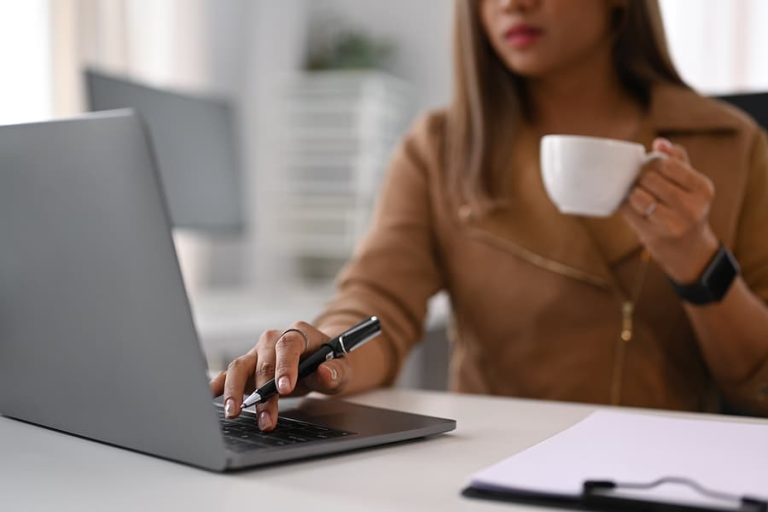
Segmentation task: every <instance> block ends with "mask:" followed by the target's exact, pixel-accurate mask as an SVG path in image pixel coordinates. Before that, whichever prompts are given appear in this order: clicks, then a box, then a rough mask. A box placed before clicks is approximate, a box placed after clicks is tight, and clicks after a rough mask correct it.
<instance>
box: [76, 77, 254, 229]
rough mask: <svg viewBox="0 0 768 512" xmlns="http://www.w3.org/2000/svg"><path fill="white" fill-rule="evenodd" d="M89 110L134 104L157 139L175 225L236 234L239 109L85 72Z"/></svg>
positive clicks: (238, 215) (240, 186) (240, 216)
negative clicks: (237, 120)
mask: <svg viewBox="0 0 768 512" xmlns="http://www.w3.org/2000/svg"><path fill="white" fill-rule="evenodd" d="M83 78H84V82H85V88H86V93H87V94H86V98H87V100H88V106H89V108H90V110H95V111H96V110H115V109H122V108H131V109H133V110H135V111H136V112H138V113H139V115H140V116H141V117H142V119H144V121H145V122H146V124H147V127H148V129H149V133H150V135H151V137H152V141H153V143H154V148H155V155H156V157H157V162H158V167H159V173H160V178H161V179H162V181H163V186H164V190H165V193H166V201H167V204H168V209H169V211H170V214H171V223H172V225H173V227H175V228H185V229H195V230H203V231H207V232H209V233H237V232H240V231H242V229H243V226H244V225H245V222H244V216H243V211H244V208H243V204H242V203H243V201H242V189H243V184H242V181H243V180H242V176H241V169H240V161H239V158H238V157H239V155H238V140H237V130H236V118H235V112H234V109H233V108H232V106H231V104H230V103H229V102H228V101H226V100H224V99H222V98H215V97H210V96H203V95H193V94H189V93H182V92H177V91H173V90H169V89H162V88H158V87H150V86H147V85H145V84H142V83H139V82H136V81H134V80H130V79H128V78H125V77H121V76H117V75H112V74H108V73H105V72H102V71H99V70H96V69H86V70H85V71H84V73H83Z"/></svg>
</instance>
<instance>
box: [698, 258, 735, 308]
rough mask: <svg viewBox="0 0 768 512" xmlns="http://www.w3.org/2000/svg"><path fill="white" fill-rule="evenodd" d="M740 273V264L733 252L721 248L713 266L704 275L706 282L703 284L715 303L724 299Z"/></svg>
mask: <svg viewBox="0 0 768 512" xmlns="http://www.w3.org/2000/svg"><path fill="white" fill-rule="evenodd" d="M738 273H739V264H738V263H737V262H736V258H734V257H733V254H731V251H729V250H728V249H726V248H725V247H721V248H720V250H719V251H718V252H717V256H715V259H714V260H713V261H712V264H711V265H710V266H709V267H708V268H707V272H705V273H704V282H703V283H702V284H703V285H704V286H705V287H706V288H707V290H708V291H709V293H710V295H711V296H712V299H713V300H714V301H719V300H720V299H722V298H723V297H724V296H725V294H726V292H728V289H729V288H730V287H731V283H733V280H734V278H735V277H736V276H737V275H738Z"/></svg>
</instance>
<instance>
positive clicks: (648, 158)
mask: <svg viewBox="0 0 768 512" xmlns="http://www.w3.org/2000/svg"><path fill="white" fill-rule="evenodd" d="M667 158H669V155H668V154H666V153H662V152H661V151H651V152H650V153H646V155H645V156H644V157H643V165H648V164H649V163H651V162H653V161H654V160H665V159H667Z"/></svg>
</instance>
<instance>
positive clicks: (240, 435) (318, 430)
mask: <svg viewBox="0 0 768 512" xmlns="http://www.w3.org/2000/svg"><path fill="white" fill-rule="evenodd" d="M216 409H217V411H218V413H219V421H220V422H221V430H222V433H223V434H224V441H225V442H226V444H227V448H229V449H231V450H234V451H237V452H244V451H250V450H259V449H264V448H275V447H280V446H290V445H296V444H302V443H310V442H314V441H324V440H327V439H334V438H338V437H344V436H349V435H351V434H352V432H346V431H344V430H335V429H332V428H328V427H323V426H322V425H317V424H314V423H307V422H304V421H298V420H294V419H289V418H283V417H278V418H277V427H275V429H274V430H273V431H272V432H262V431H260V430H259V427H258V426H257V423H256V418H255V416H253V415H250V414H242V415H240V416H239V417H237V418H235V419H231V420H230V419H226V418H224V410H223V408H222V407H217V408H216Z"/></svg>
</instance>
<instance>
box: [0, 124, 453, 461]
mask: <svg viewBox="0 0 768 512" xmlns="http://www.w3.org/2000/svg"><path fill="white" fill-rule="evenodd" d="M0 240H2V249H0V290H2V291H1V292H0V413H2V414H3V415H5V416H8V417H11V418H16V419H19V420H23V421H25V422H29V423H33V424H36V425H40V426H43V427H48V428H51V429H55V430H58V431H61V432H65V433H70V434H74V435H77V436H81V437H84V438H88V439H92V440H95V441H101V442H104V443H109V444H111V445H115V446H119V447H123V448H128V449H131V450H135V451H139V452H143V453H146V454H150V455H155V456H158V457H163V458H165V459H170V460H174V461H178V462H182V463H186V464H190V465H194V466H198V467H201V468H206V469H209V470H214V471H225V470H232V469H238V468H245V467H250V466H260V465H265V464H272V463H277V462H284V461H295V460H300V459H305V458H307V457H314V456H320V455H327V454H332V453H338V452H343V451H347V450H354V449H359V448H365V447H372V446H379V445H383V444H387V443H393V442H398V441H405V440H409V439H415V438H421V437H426V436H434V435H436V434H440V433H443V432H447V431H450V430H453V429H454V428H455V425H456V424H455V421H453V420H449V419H442V418H433V417H427V416H420V415H415V414H407V413H403V412H398V411H390V410H384V409H378V408H372V407H365V406H360V405H356V404H352V403H348V402H344V401H341V400H335V399H323V398H315V399H312V398H309V399H305V400H303V401H301V402H300V404H299V405H298V406H297V407H295V408H293V409H290V410H286V411H281V418H280V419H279V422H278V428H277V429H276V430H275V432H273V433H262V432H259V431H258V429H257V428H256V419H255V417H254V415H253V414H251V413H249V412H247V413H245V415H244V416H243V417H241V418H240V419H238V420H234V421H231V420H223V418H222V414H221V411H220V407H219V406H217V405H216V404H215V403H214V401H213V400H212V397H211V395H210V391H209V388H208V379H207V376H206V365H205V360H204V357H203V355H202V352H201V350H200V347H199V343H198V339H197V334H196V332H195V327H194V324H193V318H192V314H191V312H190V306H189V302H188V299H187V295H186V293H185V289H184V285H183V282H182V278H181V273H180V271H179V266H178V262H177V259H176V254H175V250H174V246H173V242H172V238H171V228H170V221H169V214H168V209H167V205H166V202H165V199H164V197H163V190H162V187H161V185H160V180H159V177H158V173H157V166H156V163H155V160H154V157H153V155H152V150H151V147H150V144H149V138H148V137H147V132H146V130H145V129H144V127H143V124H142V122H141V121H140V119H139V117H138V116H137V115H136V114H135V113H134V112H132V111H112V112H102V113H94V114H88V115H85V116H83V117H80V118H75V119H68V120H57V121H50V122H43V123H34V124H23V125H12V126H3V127H0ZM383 328H384V329H385V330H386V325H384V326H383ZM372 343H375V341H373V342H372Z"/></svg>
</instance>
